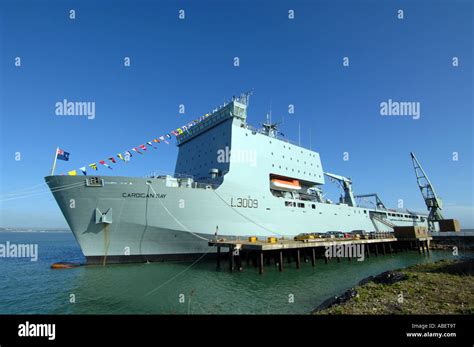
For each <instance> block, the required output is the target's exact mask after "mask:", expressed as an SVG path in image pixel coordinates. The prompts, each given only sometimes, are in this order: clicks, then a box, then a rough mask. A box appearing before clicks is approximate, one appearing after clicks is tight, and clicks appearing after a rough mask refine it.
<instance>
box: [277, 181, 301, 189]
mask: <svg viewBox="0 0 474 347" xmlns="http://www.w3.org/2000/svg"><path fill="white" fill-rule="evenodd" d="M271 187H272V188H273V189H279V190H300V189H301V185H300V181H298V180H294V179H290V178H287V179H285V178H273V179H272V180H271Z"/></svg>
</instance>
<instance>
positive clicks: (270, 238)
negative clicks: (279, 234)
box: [267, 237, 278, 243]
mask: <svg viewBox="0 0 474 347" xmlns="http://www.w3.org/2000/svg"><path fill="white" fill-rule="evenodd" d="M277 241H278V239H277V238H276V237H269V238H267V242H268V243H277Z"/></svg>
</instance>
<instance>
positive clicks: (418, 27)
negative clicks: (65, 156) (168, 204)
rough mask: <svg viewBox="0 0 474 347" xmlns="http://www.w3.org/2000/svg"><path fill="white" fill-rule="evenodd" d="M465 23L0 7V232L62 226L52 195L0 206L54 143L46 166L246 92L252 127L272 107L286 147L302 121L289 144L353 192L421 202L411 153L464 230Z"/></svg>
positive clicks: (99, 153) (299, 8) (307, 7)
mask: <svg viewBox="0 0 474 347" xmlns="http://www.w3.org/2000/svg"><path fill="white" fill-rule="evenodd" d="M70 9H74V10H75V11H76V19H75V20H70V19H69V17H68V15H69V13H68V12H69V10H70ZM180 9H184V10H185V16H186V18H185V19H184V20H179V19H178V11H179V10H180ZM290 9H293V10H294V11H295V18H294V19H293V20H289V19H288V10H290ZM398 9H403V10H404V19H403V20H399V19H397V10H398ZM473 23H474V20H473V8H472V4H471V2H470V1H415V2H413V1H209V0H198V1H196V0H194V1H161V2H155V1H133V2H132V1H113V2H112V1H102V2H100V5H98V4H97V2H90V1H76V2H69V1H1V0H0V65H1V69H0V82H1V83H0V114H1V123H0V131H1V138H0V141H1V148H0V174H1V179H0V200H3V202H0V226H29V227H31V226H36V227H61V226H65V225H66V224H65V222H64V220H63V217H62V215H61V213H60V211H59V208H58V207H57V205H56V203H55V202H54V200H53V198H52V196H51V194H50V193H47V192H46V193H42V194H38V195H35V196H32V197H29V198H26V199H17V200H8V201H4V199H5V197H6V195H5V194H7V193H10V192H16V191H18V190H19V189H22V188H25V187H31V186H35V185H38V184H41V183H42V182H43V177H44V176H45V175H47V174H48V172H49V171H50V168H51V164H52V160H53V156H54V150H55V148H56V146H58V145H59V146H61V148H63V149H65V150H66V151H68V152H70V153H71V157H70V161H69V162H59V163H58V168H57V169H58V172H59V173H60V172H66V171H68V170H72V169H77V168H78V167H81V166H83V165H87V164H89V163H91V162H98V161H99V160H101V159H106V158H107V157H108V156H110V155H114V154H116V153H118V152H123V151H124V150H127V149H130V148H131V147H134V146H137V145H140V144H142V143H143V142H145V141H148V140H151V139H152V138H154V137H156V136H159V135H162V134H164V133H166V132H168V131H169V130H171V129H174V128H176V127H178V126H180V125H182V124H185V123H187V122H189V121H191V120H193V119H195V118H196V117H199V116H200V115H202V114H204V113H206V112H208V111H209V110H210V109H212V108H214V107H215V106H217V105H219V104H221V103H222V102H223V100H224V99H225V98H230V97H231V96H232V95H236V94H238V93H240V92H241V91H244V90H249V89H253V91H254V95H253V97H252V100H251V107H250V110H249V122H250V123H252V124H253V125H259V123H260V122H261V121H263V120H264V117H265V114H266V113H267V112H268V111H269V109H270V105H271V108H272V113H273V117H274V119H275V120H284V122H283V125H282V127H281V131H282V132H283V133H284V134H285V135H286V137H288V138H290V139H293V140H297V138H298V125H299V124H301V143H302V145H304V146H306V147H309V146H310V139H311V147H312V149H314V150H316V151H318V152H319V153H320V155H321V158H322V161H323V168H324V169H325V170H326V171H329V172H333V173H338V174H342V175H345V176H349V177H351V178H352V179H353V180H354V185H353V187H354V190H355V191H356V193H368V192H375V191H376V192H378V193H379V195H380V196H381V198H382V199H383V200H384V202H385V204H386V205H389V206H392V207H395V206H396V205H397V201H398V199H403V200H404V203H405V206H406V207H408V208H410V209H414V210H419V211H424V210H425V206H424V203H423V200H422V198H421V195H420V192H419V191H418V188H417V186H416V181H415V176H414V172H413V168H412V165H411V160H410V156H409V153H410V151H414V152H415V153H416V154H417V156H418V158H419V160H420V161H421V163H422V165H423V166H424V168H425V169H426V171H427V172H428V175H429V176H430V178H431V180H432V182H433V183H434V185H435V188H436V189H437V192H438V194H439V195H440V196H441V197H442V198H443V200H444V203H445V206H446V207H445V214H446V217H456V218H459V219H460V220H461V224H462V226H463V227H471V228H472V227H474V221H473V217H472V216H473V214H474V213H473V206H474V203H473V121H472V119H473V70H472V62H473V56H472V54H473V51H472V45H473ZM126 56H128V57H130V58H131V66H130V67H128V68H126V67H124V66H123V59H124V57H126ZM15 57H20V58H21V63H22V65H21V67H15V64H14V63H15ZM234 57H239V59H240V66H239V67H234V66H233V59H234ZM343 57H349V62H350V65H349V67H344V66H343V64H342V59H343ZM453 57H458V58H459V66H458V67H453V66H452V59H453ZM63 99H68V100H71V101H93V102H95V103H96V117H95V119H94V120H88V119H87V118H86V117H61V116H57V115H55V103H56V102H58V101H62V100H63ZM388 99H392V100H395V101H413V102H420V105H421V117H420V119H418V120H414V119H412V118H410V117H407V116H405V117H395V116H392V117H390V116H388V117H382V116H381V115H380V103H381V102H383V101H387V100H388ZM179 104H184V105H185V107H186V113H185V114H184V115H183V114H179V113H178V105H179ZM289 104H294V105H295V113H294V114H288V105H289ZM310 134H311V135H310ZM345 151H347V152H349V161H343V152H345ZM16 152H20V153H21V160H20V161H16V160H15V153H16ZM148 152H150V151H148ZM453 152H458V153H459V160H458V161H453V160H452V153H453ZM176 154H177V148H176V146H174V145H168V146H166V145H165V144H160V145H159V146H158V149H157V150H156V151H153V152H151V153H147V154H146V155H144V156H140V158H136V156H134V157H133V158H132V161H131V162H130V163H128V164H127V165H124V164H117V165H116V166H114V170H113V171H109V170H107V169H105V168H103V169H102V168H100V171H99V173H101V174H114V175H130V176H141V175H144V174H146V173H148V172H150V171H153V170H162V171H164V172H172V171H173V169H174V165H175V159H176ZM327 186H328V187H327V190H329V192H330V194H333V197H334V200H336V199H337V196H338V191H337V187H336V186H333V185H332V184H331V183H328V184H327ZM42 188H44V187H39V188H38V189H39V190H41V189H42Z"/></svg>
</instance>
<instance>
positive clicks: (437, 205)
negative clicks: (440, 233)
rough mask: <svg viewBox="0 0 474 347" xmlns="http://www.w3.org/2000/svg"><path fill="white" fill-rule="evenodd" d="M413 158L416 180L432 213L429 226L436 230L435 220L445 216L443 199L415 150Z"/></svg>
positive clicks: (429, 217) (429, 215) (429, 216)
mask: <svg viewBox="0 0 474 347" xmlns="http://www.w3.org/2000/svg"><path fill="white" fill-rule="evenodd" d="M410 155H411V160H412V162H413V168H414V169H415V175H416V181H417V183H418V187H419V188H420V191H421V195H423V199H424V200H425V204H426V207H427V208H428V211H430V213H429V214H428V228H429V229H430V230H435V227H434V222H437V221H440V220H442V219H444V218H443V215H442V214H441V210H442V208H443V202H442V200H441V199H440V198H439V197H438V196H437V195H436V192H435V190H434V188H433V185H432V184H431V182H430V180H429V178H428V176H427V175H426V173H425V170H423V168H422V167H421V164H420V162H419V161H418V159H416V157H415V154H414V153H413V152H411V153H410Z"/></svg>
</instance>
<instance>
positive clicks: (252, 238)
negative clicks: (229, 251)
mask: <svg viewBox="0 0 474 347" xmlns="http://www.w3.org/2000/svg"><path fill="white" fill-rule="evenodd" d="M249 242H257V236H250V237H249Z"/></svg>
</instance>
